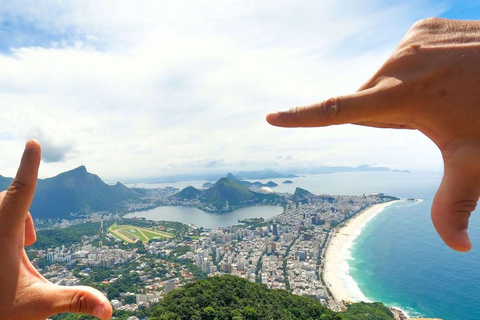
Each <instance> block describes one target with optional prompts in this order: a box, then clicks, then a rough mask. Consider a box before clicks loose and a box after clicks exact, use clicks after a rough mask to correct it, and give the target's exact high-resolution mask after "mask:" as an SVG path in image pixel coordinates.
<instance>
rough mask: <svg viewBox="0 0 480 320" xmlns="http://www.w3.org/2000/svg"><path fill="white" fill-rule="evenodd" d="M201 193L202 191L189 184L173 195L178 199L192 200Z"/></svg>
mask: <svg viewBox="0 0 480 320" xmlns="http://www.w3.org/2000/svg"><path fill="white" fill-rule="evenodd" d="M201 194H202V191H200V190H198V189H197V188H194V187H192V186H190V187H186V188H185V189H182V190H181V191H180V192H179V193H177V194H176V195H175V196H176V197H177V199H179V200H194V199H196V198H197V197H199V196H200V195H201Z"/></svg>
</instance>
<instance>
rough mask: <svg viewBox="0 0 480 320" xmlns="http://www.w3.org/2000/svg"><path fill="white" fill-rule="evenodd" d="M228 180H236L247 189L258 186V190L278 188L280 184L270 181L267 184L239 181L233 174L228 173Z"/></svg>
mask: <svg viewBox="0 0 480 320" xmlns="http://www.w3.org/2000/svg"><path fill="white" fill-rule="evenodd" d="M227 178H228V179H232V180H235V181H237V182H238V183H241V184H243V185H244V186H247V187H252V186H256V187H258V188H261V187H269V188H274V187H278V184H276V183H275V182H273V181H268V182H267V183H261V182H260V181H255V182H250V181H246V180H241V179H237V178H236V177H235V176H234V175H233V174H231V173H228V174H227Z"/></svg>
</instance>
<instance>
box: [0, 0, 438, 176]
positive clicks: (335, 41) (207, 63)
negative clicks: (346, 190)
mask: <svg viewBox="0 0 480 320" xmlns="http://www.w3.org/2000/svg"><path fill="white" fill-rule="evenodd" d="M1 4H2V7H3V8H4V11H3V12H6V13H7V15H9V16H14V17H17V18H18V19H24V20H25V21H28V22H29V23H32V24H35V25H36V26H37V28H38V29H39V30H40V31H44V32H45V33H48V34H55V35H56V37H54V38H55V39H54V40H52V41H53V42H54V43H53V42H52V43H48V42H46V43H45V44H44V45H42V46H38V47H23V48H12V53H11V54H10V55H3V56H0V70H1V71H0V108H1V110H2V113H1V114H0V121H1V123H2V127H3V128H2V132H5V133H8V134H9V135H12V136H13V137H15V139H13V140H12V139H9V140H1V139H0V149H2V150H8V152H2V159H1V160H0V174H4V175H5V174H13V173H14V170H15V165H16V161H17V159H18V156H19V150H21V147H22V146H23V140H24V139H25V138H26V137H27V136H32V135H33V136H36V137H37V138H39V139H40V140H43V144H44V152H47V153H48V154H49V155H50V160H51V161H52V160H53V161H61V162H55V163H45V164H44V165H43V166H42V171H41V174H42V175H43V176H51V175H53V174H56V173H59V172H61V171H64V170H67V169H71V168H73V167H75V166H78V165H81V164H84V165H86V166H87V168H88V169H89V171H91V172H94V173H97V174H99V175H100V176H102V177H105V178H107V179H114V178H122V177H124V178H128V177H135V176H139V177H141V176H151V175H171V174H179V173H194V172H198V171H201V170H207V171H212V170H234V169H237V167H238V169H239V170H240V169H262V168H264V167H273V166H276V167H277V168H281V167H288V166H293V164H310V165H327V164H328V165H359V164H363V163H378V164H380V165H384V164H387V165H390V166H393V167H398V168H409V167H415V168H416V167H418V168H425V167H429V166H430V165H431V164H432V162H433V163H434V164H435V165H436V166H439V164H440V162H439V161H438V160H436V158H437V156H438V154H437V153H438V152H437V151H436V150H435V148H434V147H433V146H432V145H431V144H430V142H429V141H428V140H425V139H423V138H419V136H420V135H419V134H418V133H408V132H393V131H391V130H388V131H381V130H372V129H368V128H360V127H353V126H342V127H335V128H324V129H310V130H305V129H290V130H287V129H279V128H273V127H270V126H268V125H267V124H266V122H265V120H264V115H265V114H266V112H268V111H273V110H278V109H285V108H289V107H291V106H295V105H301V104H308V103H315V102H318V101H320V100H322V99H325V98H328V97H330V96H335V95H339V94H343V93H347V92H350V91H353V90H355V89H356V88H357V87H359V86H360V85H361V84H362V82H363V81H365V80H366V79H368V78H369V76H370V75H371V74H372V73H373V72H374V71H375V70H376V69H377V68H378V67H379V66H380V65H381V64H382V63H383V61H384V60H385V59H386V57H388V54H389V52H390V51H391V50H393V48H394V46H395V45H396V43H397V42H398V41H399V40H400V38H401V36H402V35H403V33H404V32H405V31H406V30H407V29H408V27H409V26H410V25H411V24H412V23H413V22H414V21H415V20H417V19H419V18H422V17H425V16H430V15H435V14H438V13H439V12H441V10H443V7H442V6H439V5H433V4H432V2H429V1H407V2H400V1H399V3H398V4H396V5H391V4H390V5H389V6H388V7H386V6H385V5H383V3H382V2H381V1H369V2H368V3H365V2H362V4H361V5H360V4H359V2H358V1H353V0H352V1H345V2H342V4H341V5H339V4H338V1H333V0H330V1H297V2H288V1H283V2H282V1H280V2H279V1H266V2H261V3H258V1H256V2H254V1H227V2H217V1H207V2H201V3H198V2H194V1H191V2H183V1H182V2H167V1H157V2H153V1H101V2H98V1H96V2H94V1H69V2H58V1H36V2H34V3H32V2H30V1H25V3H24V5H22V4H21V3H18V2H15V3H14V4H13V3H10V2H3V1H2V2H1ZM3 18H5V17H3ZM58 39H60V40H58ZM41 142H42V141H41ZM372 150H375V152H372ZM278 155H288V157H286V156H285V158H278V157H277V156H278ZM412 157H416V158H418V159H427V160H418V159H417V160H418V161H409V160H408V159H412ZM46 160H48V159H46Z"/></svg>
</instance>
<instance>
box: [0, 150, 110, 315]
mask: <svg viewBox="0 0 480 320" xmlns="http://www.w3.org/2000/svg"><path fill="white" fill-rule="evenodd" d="M40 157H41V156H40V145H39V144H38V142H36V141H28V142H27V145H26V147H25V151H24V153H23V157H22V161H21V163H20V167H19V169H18V172H17V175H16V177H15V179H14V180H13V182H12V184H11V186H10V187H9V189H8V191H6V192H3V193H0V252H1V253H2V260H1V261H0V318H1V319H12V320H17V319H22V320H23V319H28V320H35V319H46V318H48V317H49V316H51V315H54V314H57V313H62V312H74V313H85V314H89V315H93V316H95V317H98V318H100V319H103V320H106V319H110V316H111V315H112V307H111V305H110V303H109V302H108V300H107V299H106V298H105V296H103V295H102V294H101V293H100V292H98V291H97V290H95V289H93V288H89V287H82V286H79V287H62V286H57V285H54V284H52V283H50V282H49V281H47V280H46V279H45V278H44V277H42V276H41V275H40V274H39V273H38V272H37V271H36V270H35V268H34V267H33V266H32V264H31V263H30V261H29V260H28V257H27V255H26V253H25V249H24V245H31V244H33V243H34V242H35V240H36V236H35V229H34V225H33V220H32V217H31V216H30V213H29V212H28V210H29V208H30V204H31V203H32V200H33V194H34V192H35V187H36V183H37V173H38V167H39V164H40Z"/></svg>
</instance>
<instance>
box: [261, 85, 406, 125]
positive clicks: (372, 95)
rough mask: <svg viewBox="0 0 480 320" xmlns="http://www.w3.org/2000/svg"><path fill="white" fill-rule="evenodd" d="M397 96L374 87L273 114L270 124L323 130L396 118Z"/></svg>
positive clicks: (393, 91) (270, 115)
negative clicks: (322, 128) (347, 124)
mask: <svg viewBox="0 0 480 320" xmlns="http://www.w3.org/2000/svg"><path fill="white" fill-rule="evenodd" d="M394 94H395V90H387V89H385V90H383V89H381V88H372V89H368V90H364V91H359V92H357V93H354V94H352V95H348V96H343V97H338V98H331V99H328V100H326V101H323V102H321V103H318V104H314V105H311V106H306V107H296V108H293V109H290V110H288V111H280V112H276V113H270V114H268V115H267V122H268V123H270V124H271V125H274V126H279V127H322V126H329V125H334V124H345V123H359V122H360V123H361V122H372V121H376V119H383V118H392V117H396V116H397V115H396V114H397V109H398V105H399V101H400V100H397V99H394V96H393V95H394Z"/></svg>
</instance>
